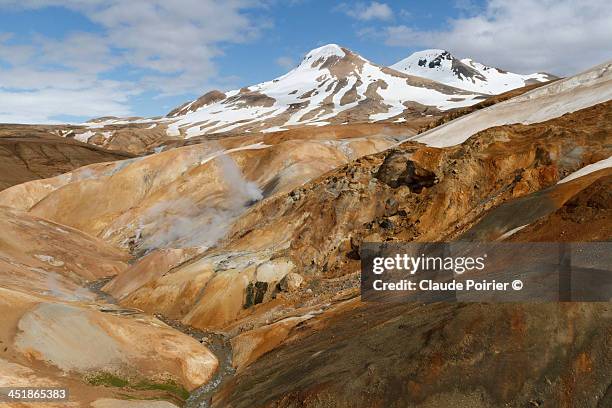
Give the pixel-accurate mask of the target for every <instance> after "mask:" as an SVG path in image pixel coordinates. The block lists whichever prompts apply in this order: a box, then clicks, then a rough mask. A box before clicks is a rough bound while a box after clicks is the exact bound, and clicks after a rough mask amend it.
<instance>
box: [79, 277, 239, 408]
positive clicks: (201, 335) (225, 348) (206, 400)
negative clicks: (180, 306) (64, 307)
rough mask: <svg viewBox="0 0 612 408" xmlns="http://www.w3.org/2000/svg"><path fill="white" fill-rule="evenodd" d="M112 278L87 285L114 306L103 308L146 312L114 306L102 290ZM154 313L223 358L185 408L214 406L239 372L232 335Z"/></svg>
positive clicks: (127, 312) (139, 312) (194, 392)
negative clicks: (219, 392)
mask: <svg viewBox="0 0 612 408" xmlns="http://www.w3.org/2000/svg"><path fill="white" fill-rule="evenodd" d="M111 279H112V278H104V279H100V280H97V281H94V282H91V283H90V284H89V285H88V286H87V288H88V289H89V290H90V291H91V292H93V293H95V294H96V295H97V296H98V297H99V299H100V300H102V301H103V302H105V303H108V304H109V305H112V308H108V309H100V311H101V312H110V313H114V314H123V315H129V314H141V313H143V312H142V311H140V310H137V309H127V308H115V307H114V306H117V300H116V299H115V298H114V297H112V296H111V295H109V294H108V293H106V292H104V291H103V290H102V287H104V285H106V284H107V283H108V282H109V281H110V280H111ZM154 316H155V317H156V318H157V319H159V320H161V321H162V322H164V323H165V324H167V325H168V326H170V327H172V328H173V329H175V330H178V331H180V332H181V333H184V334H186V335H188V336H191V337H193V338H194V339H196V340H197V341H198V342H200V343H202V344H203V345H205V346H206V347H207V348H208V349H209V350H210V351H211V352H212V353H213V354H214V355H215V356H216V357H217V359H218V360H219V368H218V369H217V372H216V373H215V375H214V376H213V378H212V379H211V380H210V381H209V382H207V383H206V384H203V385H201V386H200V387H198V388H196V389H195V390H194V391H192V392H191V394H190V396H189V398H188V399H187V401H186V402H185V405H184V407H185V408H210V401H211V398H212V396H213V394H214V393H215V391H217V389H218V388H219V386H220V385H221V384H223V382H225V381H226V380H227V379H229V378H231V377H232V376H233V375H234V373H235V372H236V370H235V369H234V367H233V366H232V346H231V343H230V340H229V338H228V337H226V336H225V335H223V334H220V333H215V332H210V331H204V330H198V329H194V328H193V327H190V326H186V325H184V324H182V323H181V322H180V321H178V320H173V319H169V318H167V317H165V316H163V315H161V314H157V313H156V314H154Z"/></svg>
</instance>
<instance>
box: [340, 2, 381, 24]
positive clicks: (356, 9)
mask: <svg viewBox="0 0 612 408" xmlns="http://www.w3.org/2000/svg"><path fill="white" fill-rule="evenodd" d="M336 10H338V11H341V12H343V13H345V14H346V15H348V16H350V17H352V18H355V19H357V20H361V21H370V20H390V19H392V18H393V10H391V7H389V5H387V4H386V3H378V2H376V1H373V2H371V3H369V4H366V3H349V4H347V3H342V4H340V5H339V6H338V7H337V8H336Z"/></svg>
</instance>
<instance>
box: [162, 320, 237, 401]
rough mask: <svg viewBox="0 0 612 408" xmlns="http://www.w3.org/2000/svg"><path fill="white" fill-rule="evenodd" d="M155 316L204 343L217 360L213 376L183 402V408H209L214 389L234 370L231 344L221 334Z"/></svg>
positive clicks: (230, 375) (229, 376) (232, 373)
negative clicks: (217, 364) (217, 365)
mask: <svg viewBox="0 0 612 408" xmlns="http://www.w3.org/2000/svg"><path fill="white" fill-rule="evenodd" d="M155 317H157V318H158V319H159V320H161V321H163V322H164V323H166V324H167V325H169V326H171V327H173V328H174V329H176V330H178V331H180V332H183V333H185V334H187V335H189V336H191V337H193V338H194V339H196V340H198V341H199V342H200V343H202V344H204V345H205V346H206V347H208V349H209V350H210V351H211V352H212V353H213V354H214V355H215V356H216V357H217V359H218V360H219V368H218V369H217V372H216V373H215V375H214V377H213V378H212V379H211V380H210V381H209V382H207V383H206V384H204V385H202V386H200V387H198V388H196V389H195V390H194V391H192V393H191V395H190V396H189V398H188V399H187V401H186V402H185V408H210V401H211V398H212V396H213V394H214V393H215V391H217V389H218V388H219V386H220V385H221V384H223V382H224V381H226V380H227V379H229V378H231V377H232V376H233V375H234V373H235V372H236V370H235V369H234V367H233V366H232V346H231V343H230V341H229V339H228V338H227V337H226V336H225V335H223V334H220V333H214V332H209V331H202V330H197V329H194V328H193V327H190V326H185V325H184V324H182V323H181V322H179V321H177V320H172V319H168V318H166V317H164V316H162V315H157V314H156V315H155Z"/></svg>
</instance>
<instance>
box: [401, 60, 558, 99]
mask: <svg viewBox="0 0 612 408" xmlns="http://www.w3.org/2000/svg"><path fill="white" fill-rule="evenodd" d="M391 68H393V69H396V70H398V71H400V72H404V73H406V74H410V75H416V76H421V77H424V78H429V79H432V80H434V81H438V82H442V83H443V84H447V85H450V86H454V87H456V88H461V89H466V90H469V91H475V92H481V93H485V94H490V95H493V94H499V93H502V92H505V91H509V90H511V89H515V88H520V87H522V86H525V85H529V84H531V83H536V82H546V81H549V80H552V79H555V78H556V77H554V76H552V75H550V74H545V73H535V74H528V75H521V74H515V73H512V72H507V71H504V70H501V69H499V68H494V67H489V66H487V65H484V64H481V63H479V62H476V61H474V60H472V59H471V58H464V59H458V58H456V57H454V56H453V55H452V54H451V53H450V52H449V51H446V50H440V49H429V50H423V51H418V52H415V53H413V54H411V55H410V56H409V57H407V58H405V59H403V60H401V61H399V62H397V63H396V64H393V65H391Z"/></svg>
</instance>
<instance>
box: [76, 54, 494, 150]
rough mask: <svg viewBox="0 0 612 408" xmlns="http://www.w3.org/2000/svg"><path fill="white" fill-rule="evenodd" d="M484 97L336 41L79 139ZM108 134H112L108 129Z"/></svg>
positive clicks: (387, 110)
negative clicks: (155, 114) (125, 129)
mask: <svg viewBox="0 0 612 408" xmlns="http://www.w3.org/2000/svg"><path fill="white" fill-rule="evenodd" d="M484 97H485V95H483V94H480V93H478V92H472V91H466V90H463V89H457V88H453V87H451V86H448V85H445V84H441V83H438V82H435V81H432V80H430V79H427V78H421V77H416V76H412V75H406V74H403V73H401V72H398V71H395V70H393V69H390V68H387V67H383V66H380V65H377V64H374V63H372V62H370V61H368V60H366V59H365V58H363V57H361V56H360V55H358V54H356V53H354V52H352V51H350V50H348V49H346V48H343V47H340V46H338V45H335V44H329V45H325V46H323V47H320V48H316V49H314V50H312V51H310V52H309V53H308V54H307V55H306V56H305V57H304V59H303V60H302V62H301V63H300V65H299V66H297V67H296V68H295V69H293V70H291V71H290V72H288V73H287V74H285V75H283V76H281V77H279V78H276V79H273V80H271V81H267V82H262V83H260V84H257V85H253V86H249V87H245V88H242V89H236V90H232V91H228V92H221V91H211V92H208V93H206V94H204V95H202V96H201V97H199V98H198V99H196V100H194V101H191V102H188V103H185V104H183V105H181V106H179V107H177V108H175V109H173V110H172V111H170V112H169V113H168V115H167V116H165V117H162V118H150V119H138V118H136V119H134V118H132V119H120V118H101V119H97V120H94V121H91V122H88V123H87V124H86V125H87V126H88V127H89V128H90V129H91V132H85V133H84V134H80V135H77V136H76V137H81V139H79V140H82V139H87V138H91V137H94V135H97V134H104V135H105V137H106V138H107V139H108V138H110V137H112V136H113V135H114V131H115V130H116V129H117V128H118V127H120V126H131V125H138V126H143V127H145V128H147V129H148V128H155V127H158V126H159V127H160V128H162V129H163V128H165V129H166V132H167V135H168V136H169V137H181V138H189V137H194V136H200V135H204V134H221V133H234V134H235V133H241V132H272V131H278V130H287V129H291V128H295V127H299V126H304V125H309V126H323V125H328V124H334V125H338V124H344V123H357V122H361V123H363V122H377V121H398V122H404V121H406V120H410V119H413V118H420V117H424V116H427V115H433V114H436V113H439V112H440V111H444V110H448V109H452V108H457V107H462V106H468V105H472V104H474V103H476V102H478V101H480V100H482V99H483V98H484ZM108 131H110V133H109V132H108Z"/></svg>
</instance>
